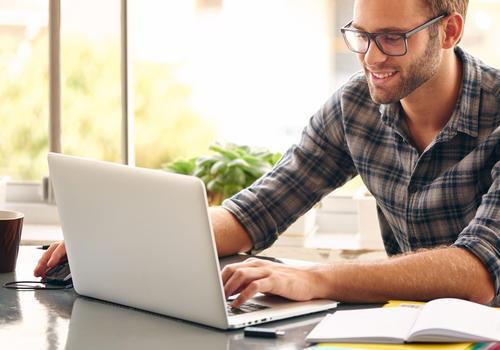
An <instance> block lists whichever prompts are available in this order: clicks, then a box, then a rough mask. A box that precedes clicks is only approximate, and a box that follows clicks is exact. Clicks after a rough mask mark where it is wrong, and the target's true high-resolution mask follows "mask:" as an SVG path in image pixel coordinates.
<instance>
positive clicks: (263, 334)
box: [243, 327, 285, 338]
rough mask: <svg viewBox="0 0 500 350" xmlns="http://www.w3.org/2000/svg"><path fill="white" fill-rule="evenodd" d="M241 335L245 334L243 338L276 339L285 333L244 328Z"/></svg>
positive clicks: (274, 330) (258, 328) (267, 329)
mask: <svg viewBox="0 0 500 350" xmlns="http://www.w3.org/2000/svg"><path fill="white" fill-rule="evenodd" d="M243 334H245V337H257V338H277V337H279V336H283V335H285V331H279V330H276V329H272V328H262V327H246V328H245V329H244V330H243Z"/></svg>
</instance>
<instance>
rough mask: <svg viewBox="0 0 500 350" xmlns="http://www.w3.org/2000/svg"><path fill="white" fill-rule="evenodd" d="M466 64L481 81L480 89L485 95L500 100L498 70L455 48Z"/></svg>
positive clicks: (499, 71)
mask: <svg viewBox="0 0 500 350" xmlns="http://www.w3.org/2000/svg"><path fill="white" fill-rule="evenodd" d="M457 50H458V51H459V52H460V54H461V57H462V58H463V59H465V62H466V64H468V65H469V66H471V67H473V70H472V71H473V72H474V73H478V74H479V75H480V79H481V89H482V90H483V92H486V93H487V94H492V95H494V96H496V97H497V98H500V70H499V69H497V68H494V67H491V66H490V65H488V64H486V63H485V62H483V61H482V60H481V59H479V58H478V57H475V56H472V55H471V54H469V53H467V52H465V51H463V50H462V49H460V48H457Z"/></svg>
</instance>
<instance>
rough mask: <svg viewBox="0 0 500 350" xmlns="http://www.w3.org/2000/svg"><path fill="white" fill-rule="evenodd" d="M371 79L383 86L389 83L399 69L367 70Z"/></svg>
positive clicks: (373, 82)
mask: <svg viewBox="0 0 500 350" xmlns="http://www.w3.org/2000/svg"><path fill="white" fill-rule="evenodd" d="M367 72H368V75H369V78H370V81H371V83H372V84H373V85H375V86H383V85H385V84H388V83H389V82H390V81H391V80H392V79H393V78H394V77H395V76H396V75H397V73H398V71H395V70H393V71H379V72H374V71H370V70H367Z"/></svg>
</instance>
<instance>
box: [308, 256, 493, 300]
mask: <svg viewBox="0 0 500 350" xmlns="http://www.w3.org/2000/svg"><path fill="white" fill-rule="evenodd" d="M314 272H315V273H314V275H315V277H316V280H317V281H316V282H315V283H316V285H317V287H318V288H317V293H318V294H317V297H320V298H325V297H326V298H330V299H335V300H339V301H346V302H384V301H387V300H390V299H400V300H431V299H436V298H441V297H456V298H461V299H466V300H471V301H475V302H479V303H483V304H488V303H489V302H491V300H492V299H493V297H494V295H495V293H494V287H493V283H492V281H491V278H490V276H489V274H488V272H487V270H486V268H485V267H484V266H483V265H482V263H481V262H480V261H479V260H478V259H477V258H476V257H475V256H473V255H472V254H471V253H469V252H467V251H466V250H464V249H461V248H439V249H432V250H427V251H421V252H417V253H413V254H408V255H403V256H399V257H394V258H391V259H389V260H386V261H381V262H364V263H350V264H339V265H333V266H321V267H318V268H316V270H314Z"/></svg>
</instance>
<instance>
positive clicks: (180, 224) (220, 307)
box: [48, 153, 337, 329]
mask: <svg viewBox="0 0 500 350" xmlns="http://www.w3.org/2000/svg"><path fill="white" fill-rule="evenodd" d="M48 161H49V170H50V178H51V181H52V184H53V187H54V193H55V198H56V203H57V207H58V212H59V216H60V220H61V226H62V231H63V236H64V240H65V244H66V251H67V254H68V260H69V264H70V266H71V272H72V277H73V284H74V288H75V291H76V292H77V293H79V294H81V295H85V296H89V297H93V298H97V299H102V300H107V301H111V302H115V303H118V304H123V305H127V306H131V307H135V308H139V309H143V310H148V311H152V312H156V313H159V314H163V315H167V316H171V317H175V318H179V319H183V320H188V321H192V322H197V323H201V324H204V325H208V326H212V327H216V328H221V329H230V328H241V327H245V326H248V325H253V324H258V323H264V322H269V321H274V320H279V319H284V318H288V317H293V316H299V315H304V314H308V313H313V312H319V311H323V310H327V309H330V308H334V307H335V306H336V305H337V303H336V302H335V301H332V300H312V301H308V302H292V301H289V300H286V299H283V298H280V297H273V296H266V295H258V296H256V297H255V298H253V299H252V300H250V301H249V302H250V304H253V305H258V306H257V308H256V311H252V312H237V314H236V315H232V316H230V315H229V310H228V307H227V303H226V300H225V297H224V292H223V285H222V280H221V276H220V266H219V261H218V257H217V251H216V247H215V241H214V237H213V232H212V229H211V224H210V217H209V215H208V210H207V198H206V192H205V187H204V184H203V182H202V181H201V180H200V179H198V178H196V177H192V176H185V175H178V174H171V173H166V172H164V171H160V170H151V169H142V168H135V167H129V166H125V165H120V164H113V163H108V162H102V161H95V160H89V159H83V158H78V157H72V156H66V155H60V154H55V153H50V154H49V156H48ZM253 308H254V307H248V309H253ZM244 311H247V310H244Z"/></svg>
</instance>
